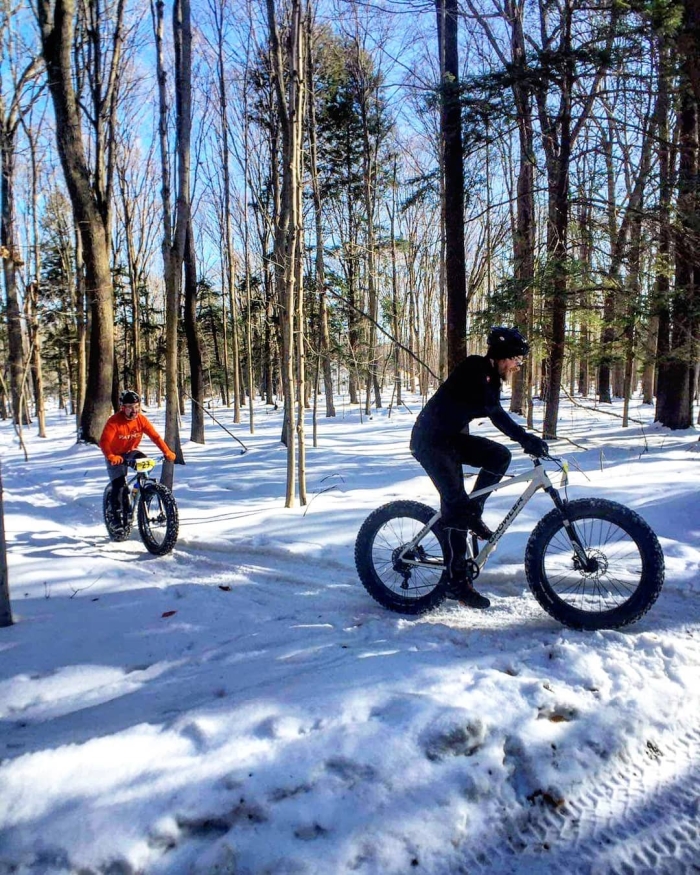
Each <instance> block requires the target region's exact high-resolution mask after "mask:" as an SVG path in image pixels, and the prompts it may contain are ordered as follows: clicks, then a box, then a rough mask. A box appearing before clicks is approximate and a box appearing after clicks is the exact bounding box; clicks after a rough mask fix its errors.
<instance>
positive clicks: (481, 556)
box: [398, 459, 589, 571]
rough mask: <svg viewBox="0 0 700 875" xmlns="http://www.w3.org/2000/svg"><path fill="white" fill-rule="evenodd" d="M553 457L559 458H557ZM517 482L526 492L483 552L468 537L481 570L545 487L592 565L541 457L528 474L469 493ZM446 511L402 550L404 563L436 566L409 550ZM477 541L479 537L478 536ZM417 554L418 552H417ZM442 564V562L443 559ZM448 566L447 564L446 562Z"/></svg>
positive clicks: (573, 543) (473, 495)
mask: <svg viewBox="0 0 700 875" xmlns="http://www.w3.org/2000/svg"><path fill="white" fill-rule="evenodd" d="M553 461H558V460H556V459H553ZM564 477H565V478H566V468H564ZM514 483H527V484H528V486H527V487H526V488H525V490H524V491H523V493H522V494H521V495H520V496H519V497H518V499H517V500H516V502H515V504H514V505H513V507H511V509H510V510H509V511H508V513H507V514H506V515H505V517H504V518H503V520H502V521H501V523H500V524H499V526H498V528H497V529H496V530H495V531H494V533H493V535H492V536H491V537H490V538H489V540H488V541H487V542H486V543H485V544H484V546H483V547H482V548H481V550H480V551H479V553H478V554H477V555H476V556H475V555H473V554H474V553H475V552H476V551H475V550H473V549H472V547H471V545H469V540H467V546H468V549H469V553H470V554H472V555H471V558H472V560H473V561H474V562H475V563H476V565H477V568H478V570H479V571H481V569H482V568H483V567H484V565H486V562H487V561H488V558H489V556H490V555H491V554H492V553H493V551H494V550H495V549H496V546H497V545H498V542H499V541H500V540H501V538H502V537H503V535H504V534H505V533H506V532H507V531H508V529H509V528H510V526H511V525H512V523H513V520H515V518H516V517H517V516H518V514H519V513H520V511H521V510H522V509H523V508H524V507H525V505H526V504H527V503H528V501H530V499H531V498H532V496H533V495H534V494H535V493H536V492H537V490H538V489H543V490H544V491H545V492H546V493H547V495H549V497H550V498H551V499H552V501H553V502H554V506H555V507H556V508H557V510H559V512H560V513H561V515H562V519H563V522H564V527H565V529H566V532H567V534H568V535H569V538H570V540H571V546H572V547H573V549H574V552H575V553H576V555H577V556H578V558H579V560H580V561H581V563H582V564H583V567H584V568H586V567H588V565H589V560H588V557H587V556H586V552H585V550H584V548H583V546H582V544H581V542H580V540H579V537H578V535H577V534H576V529H575V527H574V525H573V523H572V522H571V521H570V520H569V519H568V516H567V513H566V503H565V502H564V501H563V500H562V498H561V496H560V495H559V492H558V490H557V489H556V488H555V487H554V486H553V485H552V481H551V480H550V479H549V475H548V474H547V472H546V470H545V468H544V466H543V465H542V462H541V461H540V460H539V459H535V460H534V467H533V469H532V471H527V472H526V473H525V474H518V475H516V476H515V477H511V478H510V479H509V480H506V481H501V482H500V483H496V484H494V485H493V486H487V487H485V488H484V489H478V490H477V491H476V492H471V493H470V495H469V497H470V498H476V497H478V496H480V495H489V494H490V493H492V492H498V490H499V489H505V488H506V486H512V485H513V484H514ZM441 516H442V514H441V513H440V511H436V513H435V514H434V515H433V516H432V517H431V518H430V519H429V520H428V522H427V523H426V524H425V526H424V527H423V528H422V529H421V530H420V532H418V534H417V535H416V537H415V538H414V539H413V540H412V541H410V542H409V543H408V544H405V545H404V547H403V549H402V550H401V553H400V554H399V557H398V558H399V560H400V561H401V562H402V563H403V564H404V565H415V566H426V565H430V566H431V567H433V568H434V567H435V565H436V563H435V562H434V561H432V562H422V561H421V560H420V559H414V558H409V556H407V554H411V553H413V551H414V550H415V548H416V547H417V546H418V544H420V542H421V541H422V540H423V538H424V537H425V536H426V535H427V534H428V532H429V531H431V529H432V528H433V526H434V525H435V524H436V523H437V522H438V521H439V520H440V518H441ZM474 540H475V541H476V539H474ZM413 555H415V554H413ZM440 564H442V563H440ZM443 567H444V565H443Z"/></svg>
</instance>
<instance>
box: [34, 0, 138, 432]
mask: <svg viewBox="0 0 700 875" xmlns="http://www.w3.org/2000/svg"><path fill="white" fill-rule="evenodd" d="M37 9H38V17H39V23H40V26H41V38H42V47H43V55H44V61H45V63H46V68H47V74H48V75H47V79H48V83H49V89H50V92H51V97H52V101H53V106H54V113H55V117H56V143H57V147H58V153H59V156H60V159H61V165H62V167H63V173H64V176H65V180H66V186H67V188H68V192H69V195H70V199H71V204H72V206H73V215H74V220H75V224H76V226H77V228H78V229H79V231H80V236H81V240H82V245H83V255H84V259H85V284H86V294H87V300H88V302H89V306H90V317H91V318H90V353H89V360H88V362H89V363H88V372H87V387H86V393H85V403H84V405H83V409H82V414H81V419H80V438H81V439H82V440H85V441H88V442H91V443H97V442H98V440H99V438H100V435H101V433H102V428H103V426H104V423H105V421H106V420H107V417H108V416H109V415H110V414H111V412H112V403H111V397H112V371H113V365H114V308H113V296H114V290H113V286H112V276H111V271H110V255H109V253H110V243H109V196H110V192H109V184H108V180H107V179H106V178H105V176H104V163H103V162H104V160H105V155H104V154H103V152H102V151H100V148H101V146H102V145H104V144H103V143H102V138H101V137H98V138H97V140H98V148H97V151H99V152H100V154H99V156H98V157H97V158H96V164H97V167H96V172H95V174H91V172H90V168H89V166H88V162H87V157H86V153H85V150H84V147H83V140H82V135H81V123H80V110H79V106H78V98H77V95H76V93H75V90H74V87H73V67H72V49H73V32H74V15H75V0H37ZM122 16H123V3H122V2H121V0H120V2H119V3H118V7H117V11H116V13H115V18H116V22H117V23H116V27H115V32H114V37H113V51H114V59H113V68H112V71H111V72H110V89H111V93H110V92H107V93H106V94H105V95H100V97H101V98H102V97H103V96H104V97H105V98H106V103H105V106H106V107H110V106H111V107H112V108H113V106H114V101H115V100H116V96H115V95H116V81H117V73H116V71H117V69H118V65H119V62H120V58H119V54H120V46H121V38H122V35H121V20H122ZM95 97H96V95H95ZM102 121H104V120H102ZM113 122H114V116H113V114H112V115H111V116H110V119H109V122H108V123H107V125H106V127H107V128H108V129H109V130H113V127H112V126H113ZM96 123H97V122H96ZM91 179H92V180H93V181H92V182H91Z"/></svg>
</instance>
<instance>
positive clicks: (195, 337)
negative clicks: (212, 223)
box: [183, 217, 204, 444]
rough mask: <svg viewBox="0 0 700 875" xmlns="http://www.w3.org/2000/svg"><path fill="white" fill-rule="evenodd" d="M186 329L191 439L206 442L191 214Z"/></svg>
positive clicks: (187, 241)
mask: <svg viewBox="0 0 700 875" xmlns="http://www.w3.org/2000/svg"><path fill="white" fill-rule="evenodd" d="M183 312H184V318H183V322H184V328H185V337H186V338H187V353H188V360H189V365H190V394H191V395H192V404H191V406H190V410H191V414H190V415H191V417H192V424H191V427H190V440H192V441H194V442H195V443H197V444H203V443H204V409H203V402H204V373H203V371H202V349H201V342H200V337H199V330H198V328H197V255H196V253H195V250H194V236H193V231H192V219H191V217H190V221H189V224H188V226H187V236H186V238H185V304H184V310H183Z"/></svg>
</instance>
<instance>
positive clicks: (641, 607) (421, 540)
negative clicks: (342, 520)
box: [355, 456, 664, 630]
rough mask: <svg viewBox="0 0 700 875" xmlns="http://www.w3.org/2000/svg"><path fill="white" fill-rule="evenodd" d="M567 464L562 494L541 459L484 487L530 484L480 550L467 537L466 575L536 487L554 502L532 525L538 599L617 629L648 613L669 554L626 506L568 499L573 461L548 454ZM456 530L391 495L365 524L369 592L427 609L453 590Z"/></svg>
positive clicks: (563, 619) (593, 625)
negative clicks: (449, 563)
mask: <svg viewBox="0 0 700 875" xmlns="http://www.w3.org/2000/svg"><path fill="white" fill-rule="evenodd" d="M547 460H548V461H549V462H553V463H555V464H556V465H557V466H558V467H559V468H560V470H561V471H562V487H563V488H564V496H565V497H562V496H561V495H560V493H559V490H557V489H556V488H555V487H554V486H553V485H552V482H551V480H550V478H549V476H548V475H547V471H546V470H545V467H544V465H543V464H542V461H541V460H540V459H535V460H534V463H533V464H534V467H533V469H532V471H528V472H526V473H525V474H520V475H518V476H516V477H511V478H509V479H508V480H505V481H501V482H500V483H498V484H496V485H495V486H490V487H488V488H486V489H480V490H478V492H474V493H472V496H478V495H487V494H488V493H490V492H495V491H497V490H498V489H503V488H504V487H506V486H511V485H512V484H513V483H527V484H528V485H527V487H526V488H525V490H524V492H523V493H522V495H520V497H519V498H518V499H517V501H516V502H515V504H514V505H513V507H512V508H511V509H510V510H509V511H508V513H507V514H506V515H505V517H504V519H503V521H502V522H501V524H500V525H499V526H498V528H497V529H496V531H495V532H494V533H493V536H492V537H491V538H490V539H489V540H488V541H487V542H486V543H485V544H484V545H483V547H481V550H479V544H478V541H477V539H476V537H475V536H473V535H472V536H471V537H467V575H468V577H469V579H470V580H471V581H472V582H473V581H475V580H476V578H477V577H478V576H479V574H480V572H481V571H482V569H483V568H484V566H485V565H486V562H487V561H488V559H489V556H490V555H491V554H492V553H493V551H494V550H495V549H496V545H497V544H498V542H499V541H500V540H501V538H502V537H503V535H504V534H505V533H506V531H507V530H508V528H509V527H510V526H511V524H512V523H513V521H514V520H515V518H516V517H517V516H518V514H519V513H520V511H521V510H522V509H523V508H524V507H525V505H526V504H527V503H528V501H529V500H530V499H531V498H532V496H533V495H534V494H535V493H536V492H537V490H538V489H543V490H544V491H545V492H546V493H547V494H548V495H549V496H550V498H551V499H552V501H553V502H554V509H553V510H551V511H550V512H549V513H548V514H546V516H544V517H543V518H542V519H541V520H540V522H539V523H538V524H537V526H536V527H535V529H534V530H533V532H532V534H531V535H530V538H529V540H528V542H527V547H526V550H525V575H526V577H527V581H528V584H529V587H530V590H531V591H532V594H533V595H534V596H535V598H536V599H537V601H538V602H539V604H540V605H541V606H542V607H543V608H544V610H545V611H547V613H548V614H550V615H551V616H552V617H554V619H555V620H558V621H559V622H560V623H563V624H564V625H565V626H569V627H571V628H573V629H585V630H594V629H618V628H620V627H622V626H626V625H628V624H629V623H633V622H635V621H636V620H638V619H639V618H640V617H641V616H643V615H644V614H645V613H646V612H647V611H648V610H649V608H650V607H651V606H652V605H653V604H654V602H655V601H656V599H657V597H658V595H659V592H660V591H661V587H662V586H663V582H664V556H663V552H662V550H661V545H660V544H659V541H658V538H657V537H656V535H655V534H654V532H653V531H652V530H651V528H650V527H649V525H648V524H647V523H646V522H645V521H644V520H643V519H642V518H641V517H640V516H639V514H637V513H635V512H634V511H633V510H631V509H630V508H628V507H625V506H624V505H622V504H618V503H617V502H614V501H607V500H606V499H601V498H581V499H575V500H573V501H569V500H568V498H567V497H566V483H567V470H568V467H567V464H566V462H564V461H563V460H561V459H556V458H554V457H551V456H550V457H548V459H547ZM447 538H448V530H447V529H446V528H445V527H443V525H442V523H441V521H440V513H439V512H436V511H435V510H433V509H432V508H430V507H428V506H427V505H425V504H421V503H419V502H417V501H392V502H390V503H389V504H385V505H383V506H382V507H380V508H377V510H375V511H374V512H373V513H371V514H370V515H369V517H367V519H366V520H365V522H364V523H363V524H362V526H361V528H360V531H359V532H358V535H357V540H356V542H355V564H356V567H357V572H358V574H359V577H360V580H361V581H362V584H363V585H364V587H365V589H366V590H367V592H369V594H370V595H371V596H372V597H373V598H374V599H376V601H378V602H379V604H381V605H383V606H384V607H386V608H389V609H390V610H392V611H397V612H399V613H404V614H422V613H424V612H426V611H429V610H431V609H433V608H436V607H437V606H438V605H440V604H441V603H442V602H443V601H444V600H445V598H447V597H448V592H447V583H448V578H447V573H446V561H445V556H446V555H447V553H446V547H447Z"/></svg>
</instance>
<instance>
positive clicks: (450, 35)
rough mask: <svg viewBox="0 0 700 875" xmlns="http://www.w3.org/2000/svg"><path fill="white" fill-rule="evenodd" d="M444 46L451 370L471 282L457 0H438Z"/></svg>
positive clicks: (461, 343) (461, 351) (461, 342)
mask: <svg viewBox="0 0 700 875" xmlns="http://www.w3.org/2000/svg"><path fill="white" fill-rule="evenodd" d="M435 2H436V7H437V26H438V42H439V45H440V75H441V106H440V129H441V133H442V144H443V150H444V151H443V155H444V158H443V175H444V189H443V190H444V197H445V284H446V293H447V332H446V334H447V367H448V370H449V371H452V370H453V369H454V368H455V367H456V366H457V365H458V364H459V363H460V362H461V361H462V360H463V359H464V358H465V356H466V354H467V287H466V259H465V253H464V167H463V159H464V156H463V150H462V114H461V104H460V99H459V87H460V86H459V53H458V41H457V0H435Z"/></svg>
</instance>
